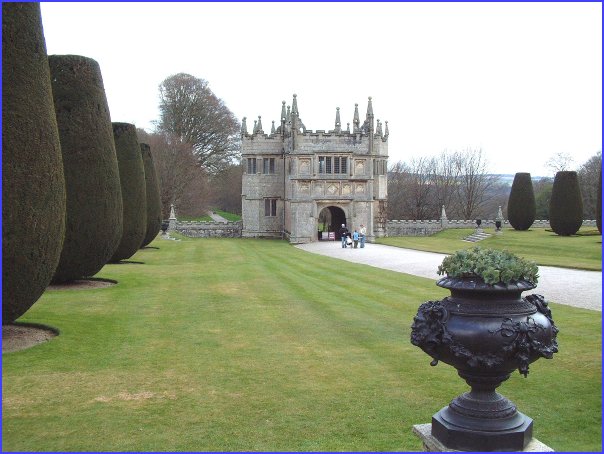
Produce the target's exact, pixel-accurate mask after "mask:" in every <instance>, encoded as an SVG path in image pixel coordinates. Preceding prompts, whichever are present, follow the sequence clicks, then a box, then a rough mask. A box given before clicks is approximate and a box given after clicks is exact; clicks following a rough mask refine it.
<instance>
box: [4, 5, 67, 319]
mask: <svg viewBox="0 0 604 454" xmlns="http://www.w3.org/2000/svg"><path fill="white" fill-rule="evenodd" d="M64 235H65V179H64V175H63V163H62V160H61V148H60V144H59V131H58V129H57V120H56V118H55V110H54V106H53V102H52V90H51V86H50V71H49V69H48V57H47V55H46V43H45V41H44V35H43V32H42V18H41V14H40V4H39V3H2V323H4V324H7V323H11V322H13V321H15V320H16V319H17V318H19V317H20V316H21V315H23V314H24V313H25V312H26V311H27V310H28V309H29V308H30V307H31V306H32V305H33V304H34V303H35V302H36V301H37V300H38V298H39V297H40V295H42V293H43V292H44V290H45V289H46V287H47V286H48V284H49V283H50V280H51V279H52V275H53V273H54V272H55V268H56V266H57V263H58V262H59V257H60V256H61V248H62V246H63V238H64Z"/></svg>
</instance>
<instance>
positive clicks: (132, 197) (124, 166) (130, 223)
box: [109, 123, 147, 262]
mask: <svg viewBox="0 0 604 454" xmlns="http://www.w3.org/2000/svg"><path fill="white" fill-rule="evenodd" d="M112 126H113V138H114V140H115V151H116V152H117V162H118V167H119V170H120V184H121V187H122V204H123V209H124V211H123V230H122V238H121V240H120V244H119V245H118V247H117V249H116V251H115V252H114V253H113V256H112V257H111V259H110V262H119V261H120V260H125V259H128V258H130V257H132V256H133V255H134V254H135V253H136V251H137V250H138V249H139V248H140V246H141V244H142V243H143V239H144V238H145V233H146V231H147V201H146V199H147V195H146V187H145V170H144V167H143V158H142V157H141V151H140V145H139V143H138V140H137V138H136V126H134V125H133V124H130V123H112ZM109 227H110V226H109Z"/></svg>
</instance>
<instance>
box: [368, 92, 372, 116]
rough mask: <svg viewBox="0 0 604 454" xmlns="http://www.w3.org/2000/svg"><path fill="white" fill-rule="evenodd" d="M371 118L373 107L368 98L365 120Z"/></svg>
mask: <svg viewBox="0 0 604 454" xmlns="http://www.w3.org/2000/svg"><path fill="white" fill-rule="evenodd" d="M372 117H373V106H372V104H371V96H370V97H369V101H368V103H367V119H369V118H372Z"/></svg>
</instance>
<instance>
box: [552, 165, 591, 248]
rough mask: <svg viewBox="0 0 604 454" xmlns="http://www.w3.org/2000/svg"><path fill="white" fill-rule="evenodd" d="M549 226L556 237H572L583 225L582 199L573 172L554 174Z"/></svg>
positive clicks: (577, 178) (577, 181)
mask: <svg viewBox="0 0 604 454" xmlns="http://www.w3.org/2000/svg"><path fill="white" fill-rule="evenodd" d="M549 224H550V226H551V228H552V230H553V231H554V232H556V233H557V234H558V235H564V236H568V235H574V234H575V233H577V231H578V230H579V228H580V227H581V224H583V198H582V197H581V188H580V187H579V177H578V176H577V172H575V171H562V172H558V173H556V177H555V178H554V186H553V187H552V197H551V199H550V202H549Z"/></svg>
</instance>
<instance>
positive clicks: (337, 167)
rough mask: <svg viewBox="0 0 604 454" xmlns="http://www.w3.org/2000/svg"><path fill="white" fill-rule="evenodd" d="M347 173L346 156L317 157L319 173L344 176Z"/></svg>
mask: <svg viewBox="0 0 604 454" xmlns="http://www.w3.org/2000/svg"><path fill="white" fill-rule="evenodd" d="M347 172H348V158H347V157H346V156H333V157H332V156H319V173H329V174H346V173H347Z"/></svg>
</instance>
